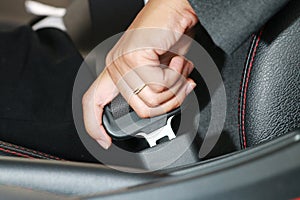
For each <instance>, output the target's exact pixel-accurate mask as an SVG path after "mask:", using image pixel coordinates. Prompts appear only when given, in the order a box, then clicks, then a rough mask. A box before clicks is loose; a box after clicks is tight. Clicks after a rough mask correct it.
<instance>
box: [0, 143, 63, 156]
mask: <svg viewBox="0 0 300 200" xmlns="http://www.w3.org/2000/svg"><path fill="white" fill-rule="evenodd" d="M0 156H13V157H21V158H29V159H34V158H36V159H47V160H62V159H60V158H58V157H55V156H51V155H49V154H46V153H42V152H39V151H35V150H31V149H28V148H24V147H21V146H17V145H14V144H10V143H7V142H3V141H0Z"/></svg>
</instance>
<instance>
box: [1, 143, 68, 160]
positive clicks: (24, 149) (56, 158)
mask: <svg viewBox="0 0 300 200" xmlns="http://www.w3.org/2000/svg"><path fill="white" fill-rule="evenodd" d="M0 143H1V144H3V145H6V146H9V147H13V148H16V149H21V150H23V151H28V152H30V153H33V154H37V155H40V156H44V157H47V158H51V159H55V160H62V159H61V158H58V157H54V156H51V155H49V154H45V153H42V152H37V151H34V150H31V149H27V148H24V147H21V146H17V145H13V144H9V143H6V142H0Z"/></svg>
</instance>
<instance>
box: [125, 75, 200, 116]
mask: <svg viewBox="0 0 300 200" xmlns="http://www.w3.org/2000/svg"><path fill="white" fill-rule="evenodd" d="M195 86H196V84H195V83H194V81H193V80H192V79H188V80H187V81H186V83H185V84H184V85H183V86H182V87H181V88H180V90H179V91H178V93H177V94H176V95H175V96H173V98H171V99H170V100H169V101H167V102H165V103H163V104H162V105H160V106H157V107H149V106H148V105H147V104H145V103H144V102H143V100H141V99H140V98H139V97H138V96H137V95H131V98H130V99H129V101H128V103H129V105H130V106H131V107H132V108H133V109H134V110H135V112H136V113H137V114H138V115H139V116H140V117H141V118H149V117H154V116H157V115H161V114H165V113H167V112H169V111H171V110H173V109H175V108H177V107H179V106H180V105H181V104H182V102H183V101H184V99H185V97H186V96H187V95H188V94H189V93H190V92H191V91H192V90H193V89H194V88H195Z"/></svg>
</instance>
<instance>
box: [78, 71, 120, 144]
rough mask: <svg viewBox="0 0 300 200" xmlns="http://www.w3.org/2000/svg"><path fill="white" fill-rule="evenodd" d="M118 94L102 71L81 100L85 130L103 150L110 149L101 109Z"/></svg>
mask: <svg viewBox="0 0 300 200" xmlns="http://www.w3.org/2000/svg"><path fill="white" fill-rule="evenodd" d="M118 93H119V91H118V89H117V88H116V86H115V84H114V82H113V81H112V79H111V77H110V76H109V74H108V72H107V70H104V71H103V72H102V73H101V74H100V76H99V77H98V78H97V79H96V81H95V82H94V83H93V84H92V85H91V86H90V88H89V89H88V90H87V92H86V93H85V94H84V96H83V98H82V106H83V121H84V125H85V129H86V131H87V133H88V134H89V135H90V136H91V137H92V138H93V139H95V140H96V141H97V142H98V143H99V144H100V145H101V146H102V147H103V148H104V149H108V148H109V147H110V145H111V138H110V137H109V136H108V134H107V133H106V131H105V128H104V126H103V125H102V115H103V108H104V106H105V105H107V104H108V103H109V102H111V101H112V100H113V99H114V98H115V97H116V96H117V95H118Z"/></svg>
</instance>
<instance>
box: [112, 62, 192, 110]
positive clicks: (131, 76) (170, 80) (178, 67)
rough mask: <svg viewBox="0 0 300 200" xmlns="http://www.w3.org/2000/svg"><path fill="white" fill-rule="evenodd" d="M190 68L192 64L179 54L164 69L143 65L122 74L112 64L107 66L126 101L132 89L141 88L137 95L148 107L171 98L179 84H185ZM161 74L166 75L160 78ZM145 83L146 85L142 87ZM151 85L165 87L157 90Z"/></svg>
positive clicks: (177, 89)
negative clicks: (143, 77) (141, 76)
mask: <svg viewBox="0 0 300 200" xmlns="http://www.w3.org/2000/svg"><path fill="white" fill-rule="evenodd" d="M192 69H193V65H192V64H191V63H190V62H187V61H185V60H184V59H183V58H181V57H179V56H177V57H174V58H173V59H172V60H171V62H170V66H169V67H168V68H165V69H160V68H159V67H153V66H145V67H140V68H138V69H135V70H131V71H129V72H128V73H127V74H125V75H122V74H121V73H120V72H119V71H118V70H117V68H116V67H114V66H109V67H108V68H107V70H108V71H109V73H110V75H111V76H112V78H113V80H114V82H115V83H116V85H117V87H118V88H119V90H120V91H121V93H122V95H123V96H124V98H125V99H126V100H127V101H128V100H129V99H130V97H131V95H133V91H136V90H138V89H140V88H143V89H142V90H141V92H139V94H138V96H139V97H140V99H141V100H142V101H143V102H144V103H145V104H146V105H147V106H149V107H156V106H159V105H161V104H163V103H164V102H166V101H168V100H170V99H171V98H173V97H174V96H175V94H177V92H178V91H179V89H180V88H181V86H182V85H183V84H185V82H186V77H188V75H189V73H190V72H191V70H192ZM136 72H138V73H140V74H143V76H145V77H147V78H145V79H147V81H145V80H142V79H141V78H140V74H138V73H136ZM180 73H182V74H180ZM162 74H163V75H162ZM161 76H166V77H163V78H161ZM161 79H167V81H165V82H164V83H161V82H163V81H161ZM145 84H146V87H143V86H144V85H145ZM164 84H165V85H164ZM153 85H155V86H157V87H162V88H166V89H163V90H162V91H159V92H157V91H155V90H153ZM151 86H152V87H151Z"/></svg>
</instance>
